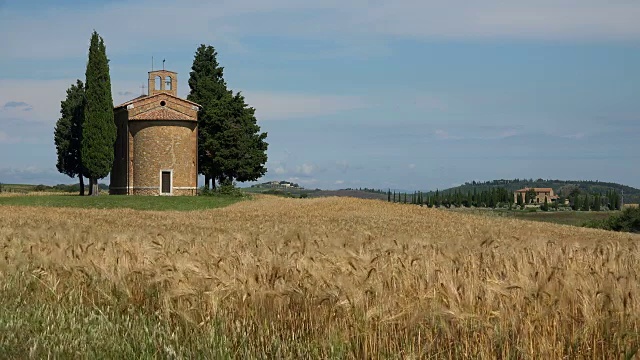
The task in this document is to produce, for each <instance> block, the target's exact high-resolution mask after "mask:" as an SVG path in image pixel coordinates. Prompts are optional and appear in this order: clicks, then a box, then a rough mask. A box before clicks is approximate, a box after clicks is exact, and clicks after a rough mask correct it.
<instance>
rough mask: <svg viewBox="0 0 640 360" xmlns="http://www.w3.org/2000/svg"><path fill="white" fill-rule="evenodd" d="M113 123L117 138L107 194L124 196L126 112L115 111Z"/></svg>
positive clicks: (125, 184) (125, 182) (125, 180)
mask: <svg viewBox="0 0 640 360" xmlns="http://www.w3.org/2000/svg"><path fill="white" fill-rule="evenodd" d="M114 121H115V124H116V128H117V134H118V135H117V138H116V142H115V144H114V146H113V148H114V149H113V150H114V158H113V166H112V168H111V174H110V181H109V184H110V185H109V193H110V194H126V193H127V189H126V186H127V160H128V159H127V158H128V157H127V137H128V136H127V122H128V116H127V111H126V110H124V109H123V110H120V111H117V112H116V113H115V114H114Z"/></svg>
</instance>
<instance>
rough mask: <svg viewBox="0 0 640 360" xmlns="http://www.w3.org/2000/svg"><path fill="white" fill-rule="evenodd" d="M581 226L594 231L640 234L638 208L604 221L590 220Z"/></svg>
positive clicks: (639, 209) (639, 213) (639, 211)
mask: <svg viewBox="0 0 640 360" xmlns="http://www.w3.org/2000/svg"><path fill="white" fill-rule="evenodd" d="M582 226H584V227H588V228H594V229H604V230H611V231H623V232H631V233H640V208H626V209H624V210H623V211H622V213H621V214H619V215H611V216H609V217H608V218H607V219H604V220H592V221H588V222H586V223H584V224H583V225H582Z"/></svg>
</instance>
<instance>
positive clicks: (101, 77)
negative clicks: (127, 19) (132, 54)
mask: <svg viewBox="0 0 640 360" xmlns="http://www.w3.org/2000/svg"><path fill="white" fill-rule="evenodd" d="M85 76H86V80H85V94H86V106H85V111H84V123H83V124H82V150H81V158H82V166H83V167H84V169H85V171H86V176H87V177H88V178H89V184H90V185H91V190H90V195H98V179H102V178H104V177H105V176H107V175H108V174H109V172H110V171H111V166H112V165H113V157H114V152H113V145H114V144H115V142H116V130H117V129H116V125H115V122H114V121H113V98H112V97H111V77H110V75H109V60H108V59H107V52H106V48H105V45H104V40H103V39H102V37H100V36H99V35H98V33H97V32H96V31H95V30H94V31H93V34H92V35H91V45H90V46H89V60H88V61H87V71H86V73H85Z"/></svg>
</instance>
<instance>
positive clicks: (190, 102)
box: [114, 92, 202, 109]
mask: <svg viewBox="0 0 640 360" xmlns="http://www.w3.org/2000/svg"><path fill="white" fill-rule="evenodd" d="M162 95H166V96H169V97H172V98H174V99H178V100H180V101H184V102H187V103H189V104H191V105H195V106H197V107H198V108H202V106H200V104H197V103H194V102H193V101H189V100H187V99H183V98H181V97H178V96H174V95H172V94H169V93H167V92H159V93H156V94H153V95H140V96H138V97H136V98H133V99H131V100H129V101H127V102H125V103H122V104H120V105H117V106H115V107H114V109H119V108H122V107H126V106H128V105H131V104H133V103H136V102H138V101H140V100H143V99H147V98H152V97H154V96H162Z"/></svg>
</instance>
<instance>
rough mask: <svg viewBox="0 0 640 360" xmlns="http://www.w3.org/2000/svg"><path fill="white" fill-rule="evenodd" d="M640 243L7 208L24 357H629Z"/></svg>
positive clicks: (290, 212)
mask: <svg viewBox="0 0 640 360" xmlns="http://www.w3.org/2000/svg"><path fill="white" fill-rule="evenodd" d="M639 245H640V236H638V235H631V234H622V233H613V232H606V231H601V230H594V229H584V228H577V227H570V226H561V225H552V224H545V223H539V222H529V221H521V220H515V219H507V218H490V217H482V216H477V215H471V214H463V213H453V212H446V211H443V210H437V209H428V208H422V207H418V206H410V205H402V204H391V203H387V202H382V201H376V200H357V199H347V198H319V199H283V198H275V197H269V196H258V197H256V198H255V199H254V200H250V201H244V202H240V203H237V204H234V205H231V206H229V207H226V208H222V209H213V210H207V211H197V212H171V211H167V212H150V211H134V210H126V209H123V210H114V209H111V210H89V209H56V208H46V209H45V208H30V207H7V206H5V207H0V246H1V249H2V250H1V252H2V256H3V261H1V262H0V279H1V280H2V293H1V294H0V303H1V305H0V354H5V356H7V357H10V358H15V357H18V358H44V357H54V358H55V357H57V358H60V357H62V358H67V357H71V358H101V357H102V358H185V359H186V358H244V359H247V358H278V359H281V358H292V359H307V358H314V359H315V358H318V359H327V358H346V359H352V358H355V359H369V358H385V359H386V358H390V359H448V358H454V359H463V358H473V359H496V358H500V359H506V358H509V359H567V358H571V359H575V358H584V359H624V358H627V359H631V358H634V356H635V353H636V351H637V349H638V346H639V345H640V335H639V333H640V303H639V301H640V300H639V298H640V246H639Z"/></svg>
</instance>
